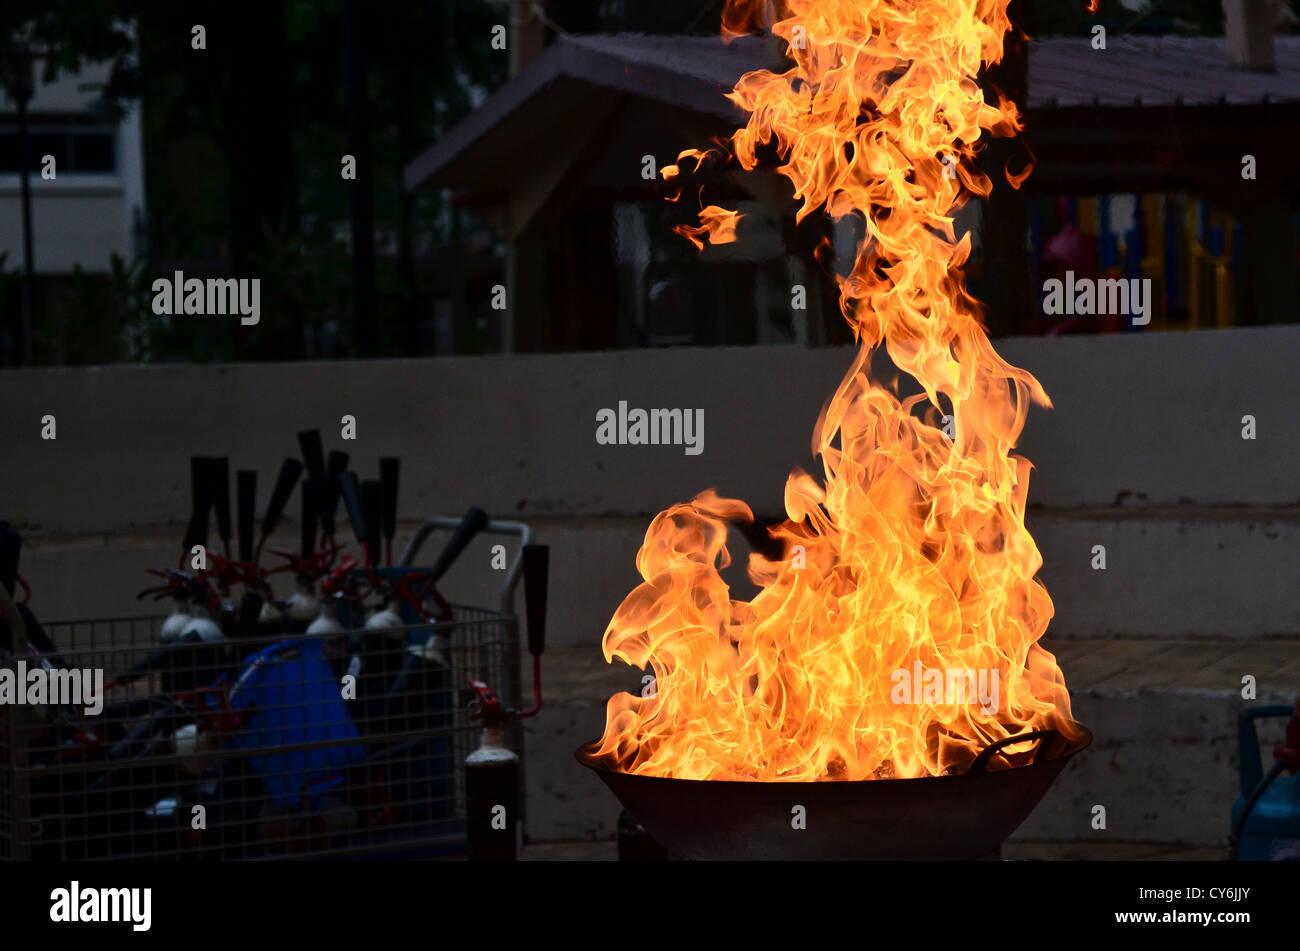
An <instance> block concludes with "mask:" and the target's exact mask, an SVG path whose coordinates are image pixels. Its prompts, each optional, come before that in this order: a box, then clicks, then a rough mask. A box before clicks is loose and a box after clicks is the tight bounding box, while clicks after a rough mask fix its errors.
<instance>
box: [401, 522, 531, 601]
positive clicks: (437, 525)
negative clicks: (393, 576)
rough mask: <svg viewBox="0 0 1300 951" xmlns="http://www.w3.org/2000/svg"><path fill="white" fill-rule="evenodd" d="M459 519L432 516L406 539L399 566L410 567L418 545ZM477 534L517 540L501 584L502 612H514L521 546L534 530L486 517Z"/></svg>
mask: <svg viewBox="0 0 1300 951" xmlns="http://www.w3.org/2000/svg"><path fill="white" fill-rule="evenodd" d="M461 521H462V519H460V518H453V517H452V516H450V515H435V516H434V517H433V518H430V519H427V520H426V521H425V522H424V524H423V525H421V526H420V527H419V529H418V530H417V531H416V533H415V535H414V537H412V539H411V540H410V541H409V542H407V544H406V549H405V550H404V551H403V552H402V557H401V558H400V559H398V562H397V564H398V566H399V567H403V568H409V567H410V566H411V564H412V562H413V561H414V559H415V556H416V555H417V554H418V553H419V551H420V547H421V546H422V545H423V544H424V542H425V540H426V539H427V538H428V537H429V536H430V535H431V534H433V532H435V531H437V530H439V529H446V530H448V531H451V530H454V529H456V528H458V527H459V526H460V523H461ZM479 534H480V535H510V536H514V537H516V538H518V539H520V542H521V544H520V545H519V554H517V555H516V556H515V559H514V561H512V562H511V563H510V567H509V568H508V569H506V580H505V583H504V584H502V586H501V613H502V614H514V613H515V609H514V604H515V589H516V588H517V587H519V579H520V577H521V576H522V574H523V559H524V545H531V544H532V541H533V530H532V528H530V527H529V526H528V525H526V524H524V523H523V522H502V521H497V520H496V519H489V520H488V523H487V524H486V525H485V526H483V528H482V529H481V530H480V532H479Z"/></svg>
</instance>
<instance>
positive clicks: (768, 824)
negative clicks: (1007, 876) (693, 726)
mask: <svg viewBox="0 0 1300 951" xmlns="http://www.w3.org/2000/svg"><path fill="white" fill-rule="evenodd" d="M1081 729H1083V737H1082V738H1081V739H1079V740H1078V741H1076V742H1073V743H1068V744H1067V743H1066V742H1065V741H1064V738H1063V737H1062V736H1061V734H1060V733H1058V732H1057V731H1056V730H1036V731H1033V732H1029V733H1021V734H1019V735H1017V736H1010V737H1007V738H1006V739H1003V740H999V741H998V742H996V743H994V744H992V745H991V746H989V747H988V748H987V749H985V750H983V751H982V752H981V753H980V754H979V756H977V757H976V758H975V761H974V762H973V763H972V764H971V767H970V769H968V770H967V771H966V772H964V773H960V774H958V775H955V776H930V777H924V778H921V779H875V780H862V781H854V782H814V783H803V782H794V783H779V782H778V783H773V782H735V781H722V780H696V779H668V778H664V777H661V776H643V775H636V774H633V773H624V772H619V771H618V770H614V769H610V768H609V767H607V766H605V765H603V764H602V763H600V762H598V761H596V760H595V758H594V757H593V756H592V754H591V752H590V750H591V748H592V746H593V744H587V745H586V746H583V747H581V748H580V749H579V750H578V751H577V753H576V754H575V755H576V757H577V760H578V762H579V763H581V764H582V765H584V766H586V767H587V768H589V769H591V770H592V771H594V772H595V773H596V775H597V776H599V777H600V778H601V780H602V781H603V782H604V783H605V785H606V786H608V787H609V788H610V790H611V791H612V792H613V793H614V795H615V796H617V797H618V799H619V801H620V802H622V803H623V805H624V806H625V807H626V808H627V809H628V811H630V812H631V813H632V814H633V815H634V816H636V818H637V820H638V821H639V822H640V823H641V824H642V825H643V826H644V827H645V829H646V831H647V832H648V833H649V834H650V835H651V836H653V837H654V838H655V839H656V840H657V841H658V842H659V843H660V844H662V845H663V846H664V847H665V848H667V849H668V850H669V851H670V852H672V853H673V854H674V855H676V856H678V857H679V858H683V859H696V860H700V859H703V860H708V859H741V860H748V859H840V860H873V859H918V860H932V859H975V858H987V857H996V856H997V855H998V850H999V848H1000V847H1001V845H1002V843H1003V842H1004V841H1005V840H1006V839H1007V837H1008V836H1010V835H1011V833H1012V832H1014V831H1015V830H1016V828H1017V827H1018V826H1019V825H1020V823H1022V822H1024V821H1025V819H1026V817H1028V815H1029V813H1031V812H1032V811H1033V809H1034V807H1035V806H1036V805H1038V801H1039V800H1040V799H1042V797H1043V795H1044V794H1045V793H1046V792H1047V790H1048V788H1049V787H1050V786H1051V785H1052V782H1053V781H1054V780H1055V779H1056V777H1057V775H1058V774H1060V772H1061V770H1062V769H1063V768H1064V767H1065V764H1066V763H1067V762H1069V760H1070V758H1071V757H1072V756H1073V755H1074V754H1075V753H1077V752H1079V751H1080V750H1082V749H1083V748H1084V747H1086V746H1087V745H1088V744H1089V743H1090V742H1091V741H1092V733H1091V732H1089V731H1088V730H1087V729H1086V728H1082V727H1081ZM1028 740H1038V741H1039V742H1038V743H1036V744H1035V746H1034V747H1033V749H1032V750H1030V751H1029V752H1028V753H1024V754H1015V755H1014V756H1012V755H1010V754H1002V757H1003V759H1004V760H1005V761H1006V762H1008V763H1012V762H1013V761H1020V760H1024V762H1023V763H1022V765H1010V766H1009V767H1008V768H1005V769H997V770H993V771H990V770H989V769H988V765H989V761H990V760H991V759H992V758H993V756H994V755H997V754H998V753H999V751H1000V750H1002V749H1003V748H1004V747H1006V746H1009V745H1015V744H1019V743H1023V742H1026V741H1028ZM799 806H802V807H803V823H802V825H803V827H802V828H800V827H799V826H800V825H801V823H799V822H796V821H795V819H796V818H797V817H798V816H799V811H798V809H797V808H796V807H799Z"/></svg>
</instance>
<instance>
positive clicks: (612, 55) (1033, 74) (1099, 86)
mask: <svg viewBox="0 0 1300 951" xmlns="http://www.w3.org/2000/svg"><path fill="white" fill-rule="evenodd" d="M768 56H769V47H768V46H767V44H766V42H765V41H764V40H762V39H759V38H755V37H746V38H743V39H739V40H735V41H733V42H731V43H724V42H723V41H722V40H721V38H718V37H691V36H660V35H653V36H651V35H645V34H629V33H621V34H600V35H586V36H562V37H560V38H558V39H557V41H556V42H555V43H554V44H552V45H551V46H550V47H548V48H547V50H546V52H545V53H543V54H542V56H541V57H539V58H538V59H537V61H535V62H534V63H532V64H531V65H530V66H529V67H528V68H527V69H525V70H524V71H522V72H521V73H520V74H519V75H518V76H516V77H514V78H513V79H511V80H510V81H509V82H508V83H506V84H505V85H504V86H502V87H501V89H499V90H497V92H496V93H494V94H493V95H492V96H491V97H490V98H489V99H488V100H487V101H486V102H485V103H484V104H483V105H482V106H481V107H480V108H479V109H477V110H475V112H473V113H472V114H471V115H470V116H468V117H467V118H466V119H465V120H464V121H463V122H461V123H460V124H459V125H457V126H456V127H455V128H453V129H452V130H451V131H450V132H449V133H448V134H447V135H445V136H444V137H443V138H442V140H440V141H439V142H438V143H437V144H435V145H434V146H433V147H431V148H430V149H428V150H427V151H426V152H424V153H423V154H422V155H420V156H419V157H418V158H417V159H415V160H414V161H412V162H411V163H410V164H409V165H408V166H407V168H406V171H405V180H406V185H407V187H408V188H416V187H419V186H420V185H423V184H426V183H429V182H431V181H432V182H434V183H436V184H453V182H451V181H443V180H442V178H443V177H444V176H443V174H442V173H444V172H447V171H448V170H449V169H451V168H452V166H453V165H460V164H461V163H462V162H465V161H466V160H470V161H471V163H473V162H474V161H476V160H474V159H473V157H472V156H471V155H469V154H468V153H470V152H471V150H472V149H473V148H474V147H475V146H476V145H477V144H478V143H480V142H484V141H487V140H497V139H500V138H501V137H502V134H504V132H503V130H499V128H498V127H499V126H501V124H502V123H504V122H505V120H506V119H507V117H509V116H511V114H512V113H515V112H516V111H517V110H520V109H523V108H528V109H530V110H534V109H535V106H536V105H537V104H532V103H530V101H531V100H533V99H534V97H536V96H538V95H539V94H545V91H547V90H552V92H553V93H554V95H553V96H552V99H554V98H556V97H560V98H563V96H566V95H570V94H571V91H572V90H574V89H575V88H580V87H581V85H583V84H585V85H586V86H587V87H588V88H590V87H596V88H599V89H606V90H612V91H615V92H619V93H627V94H631V95H636V96H640V97H643V98H645V99H649V100H656V101H660V102H664V103H667V104H670V105H674V106H684V107H687V108H690V109H695V110H697V111H700V112H706V113H713V114H716V115H719V116H722V117H726V118H736V117H738V115H737V110H736V107H735V106H733V105H732V104H731V103H730V102H729V101H727V100H726V99H725V93H726V92H727V91H729V90H730V89H731V88H732V87H733V86H734V85H735V83H736V80H737V79H739V78H740V76H741V75H742V74H744V73H745V72H748V71H749V70H753V69H760V68H762V67H763V66H764V65H766V63H767V61H768ZM1277 64H1278V69H1277V71H1276V72H1274V73H1254V72H1247V71H1244V70H1240V69H1235V68H1233V67H1232V66H1230V65H1229V63H1228V53H1227V47H1226V40H1225V39H1224V38H1223V37H1185V36H1111V37H1110V38H1109V41H1108V43H1107V48H1106V49H1105V50H1095V49H1093V48H1092V41H1091V37H1089V36H1078V37H1048V38H1045V39H1038V40H1032V41H1031V42H1030V44H1029V102H1028V108H1029V111H1030V112H1031V113H1032V112H1033V111H1035V110H1045V109H1053V108H1069V107H1079V106H1082V107H1089V106H1100V107H1126V108H1131V107H1135V106H1141V107H1153V106H1186V107H1192V106H1202V105H1214V104H1219V103H1228V104H1249V103H1265V102H1267V103H1283V102H1297V101H1300V36H1279V37H1277ZM574 81H576V83H577V84H578V85H577V86H575V85H574ZM561 89H567V90H570V92H568V93H560V92H559V90H561ZM544 104H545V106H546V108H543V109H541V110H540V113H538V114H541V113H548V114H549V113H550V112H555V113H556V114H557V115H562V114H564V113H565V112H567V111H570V110H572V109H573V108H580V107H581V106H580V104H578V103H567V102H553V101H550V100H546V101H545V103H544ZM543 118H544V117H543ZM546 121H550V120H546ZM1031 122H1032V119H1031ZM543 124H544V123H543ZM523 125H527V124H523ZM494 130H498V132H497V134H493V133H494ZM506 137H507V138H513V136H509V135H507V136H506ZM494 148H495V146H494ZM458 174H459V173H453V174H451V175H450V177H457V176H458Z"/></svg>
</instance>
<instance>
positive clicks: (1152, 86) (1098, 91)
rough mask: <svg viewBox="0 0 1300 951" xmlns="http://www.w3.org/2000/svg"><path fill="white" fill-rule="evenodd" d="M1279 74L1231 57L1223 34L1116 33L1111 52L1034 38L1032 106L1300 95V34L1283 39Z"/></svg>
mask: <svg viewBox="0 0 1300 951" xmlns="http://www.w3.org/2000/svg"><path fill="white" fill-rule="evenodd" d="M1276 40H1277V46H1276V59H1277V67H1278V68H1277V72H1275V73H1255V72H1248V71H1246V70H1242V69H1236V68H1234V67H1232V66H1230V65H1229V63H1228V50H1227V41H1226V40H1225V39H1224V38H1223V37H1221V36H1112V37H1110V39H1109V42H1108V43H1107V45H1106V49H1104V50H1094V49H1093V48H1092V46H1091V41H1090V38H1088V37H1051V38H1049V39H1043V40H1032V41H1031V42H1030V44H1029V103H1028V105H1029V108H1030V109H1044V108H1052V107H1067V106H1091V105H1100V106H1134V105H1140V106H1174V105H1183V106H1203V105H1213V104H1215V103H1223V102H1226V103H1228V104H1230V105H1244V104H1247V103H1261V102H1274V103H1278V102H1296V101H1300V36H1279V37H1277V38H1276Z"/></svg>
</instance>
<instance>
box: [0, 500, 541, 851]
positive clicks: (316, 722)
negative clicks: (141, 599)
mask: <svg viewBox="0 0 1300 951" xmlns="http://www.w3.org/2000/svg"><path fill="white" fill-rule="evenodd" d="M459 523H460V520H459V519H455V518H442V517H439V518H431V519H429V520H428V521H426V522H425V523H424V524H423V525H421V526H420V528H419V529H418V531H417V532H416V534H415V536H414V537H413V538H412V540H411V542H410V544H408V545H407V548H406V551H405V552H404V553H403V555H402V558H401V565H402V566H411V565H414V564H415V563H416V559H417V558H418V556H419V554H420V550H421V548H422V546H423V545H424V542H425V541H426V540H427V539H428V537H429V536H430V535H431V534H433V533H434V532H436V531H440V530H451V529H454V528H455V527H456V526H457V525H458V524H459ZM483 534H488V535H497V536H509V537H514V538H517V539H519V546H520V550H519V552H516V554H515V557H514V559H513V561H512V562H511V563H510V565H509V567H508V569H507V570H506V572H505V579H504V582H503V584H502V587H501V592H500V601H499V603H498V604H497V605H496V606H495V607H492V608H487V607H472V606H466V605H453V606H452V608H453V611H452V618H451V620H447V621H439V622H424V623H419V624H411V625H407V626H404V627H401V628H387V629H385V630H382V631H371V630H366V629H364V628H358V629H354V630H348V631H346V632H344V633H342V634H339V635H331V636H328V637H320V636H313V635H307V634H294V635H285V634H275V635H274V636H270V635H268V636H266V637H262V636H257V637H249V638H242V639H239V640H234V641H215V642H201V643H185V644H175V643H174V644H173V645H170V646H167V647H165V648H163V649H160V648H159V645H158V643H157V642H156V641H157V631H158V620H159V619H158V618H155V617H123V618H94V619H82V620H74V621H54V622H46V623H45V624H44V628H45V631H46V633H47V634H48V635H49V637H50V639H51V640H52V641H53V642H54V645H55V646H56V647H57V649H58V652H59V653H58V655H57V656H55V657H48V656H43V655H40V654H37V653H34V652H32V651H30V650H24V649H23V647H24V645H23V644H22V643H21V642H17V643H15V651H14V653H13V654H12V655H11V656H8V657H0V667H4V668H8V669H10V670H12V671H13V672H14V674H15V675H17V674H19V673H24V674H25V675H26V677H25V679H15V680H13V681H11V682H12V683H15V684H19V683H21V684H24V685H26V684H27V683H29V682H30V683H35V682H38V681H42V680H43V682H45V683H47V684H54V683H56V682H62V683H63V684H64V686H68V685H73V686H75V680H74V678H75V677H77V676H79V677H81V678H82V679H83V680H85V681H87V682H90V681H93V680H94V679H95V677H96V676H97V673H96V672H102V677H103V683H104V684H105V687H104V690H103V693H102V709H101V710H100V711H99V712H98V714H97V715H86V714H87V709H86V708H85V706H84V705H83V704H77V705H72V704H69V705H67V706H63V707H57V706H53V705H50V704H48V703H47V704H27V703H25V702H23V701H24V700H25V699H26V695H24V696H22V697H19V696H15V697H11V698H9V699H10V702H9V703H7V704H4V705H0V859H56V860H81V859H118V858H168V859H276V858H293V857H302V856H305V855H308V856H315V855H321V856H336V857H358V858H366V857H376V856H380V855H401V856H403V857H412V856H416V855H435V854H451V853H456V852H458V851H462V850H463V849H464V842H465V838H464V822H465V790H464V780H463V773H462V769H461V764H462V763H463V761H464V759H465V757H466V755H468V753H469V752H470V751H471V750H472V749H473V748H474V746H475V744H476V741H477V727H476V726H474V725H473V724H472V723H471V722H470V720H469V718H468V715H467V712H466V706H467V700H468V697H467V695H466V688H467V686H468V683H469V681H470V680H471V679H472V678H473V679H479V680H484V681H487V682H489V683H492V684H493V685H494V686H499V689H500V691H501V693H502V696H503V699H505V700H506V701H507V702H509V703H512V704H518V702H519V699H520V696H519V695H520V677H519V620H518V616H517V615H516V613H515V610H514V594H515V588H516V587H517V585H518V583H519V579H520V576H521V563H522V556H521V554H520V552H522V546H523V545H527V544H529V543H530V542H531V541H532V531H531V529H530V528H529V527H528V526H527V525H524V524H522V523H519V522H500V521H493V522H489V523H488V524H487V526H486V528H485V529H484V530H483ZM145 659H149V661H150V663H149V664H147V665H144V666H146V667H148V672H147V673H146V674H144V675H142V676H138V677H136V678H134V679H132V680H131V681H130V682H129V683H128V682H126V678H123V677H115V673H116V672H121V671H130V670H132V669H133V667H136V666H139V665H140V662H141V661H142V660H145ZM33 671H38V673H37V675H36V676H35V677H34V678H33V676H32V672H33ZM115 680H116V681H117V682H116V683H115V682H114V681H115ZM94 705H95V704H93V703H92V705H91V710H93V707H94ZM511 742H512V744H513V746H514V748H515V749H516V750H521V749H522V746H521V745H520V744H521V743H522V736H515V737H513V738H512V740H511Z"/></svg>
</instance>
